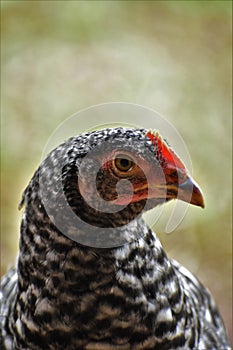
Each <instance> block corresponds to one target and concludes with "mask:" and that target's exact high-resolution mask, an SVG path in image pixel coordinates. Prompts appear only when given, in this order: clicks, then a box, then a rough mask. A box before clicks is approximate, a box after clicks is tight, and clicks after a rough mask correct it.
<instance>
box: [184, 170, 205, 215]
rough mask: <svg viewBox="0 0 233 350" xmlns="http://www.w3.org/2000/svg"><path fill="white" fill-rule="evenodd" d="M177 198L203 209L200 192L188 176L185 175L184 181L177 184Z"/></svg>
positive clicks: (202, 198)
mask: <svg viewBox="0 0 233 350" xmlns="http://www.w3.org/2000/svg"><path fill="white" fill-rule="evenodd" d="M177 198H178V199H180V200H182V201H184V202H188V203H190V204H193V205H197V206H198V207H201V208H204V207H205V204H204V197H203V194H202V190H201V189H200V187H199V186H198V184H197V183H196V182H195V181H194V180H193V179H192V178H191V176H190V175H187V178H186V180H185V181H184V182H183V183H181V184H179V186H178V193H177Z"/></svg>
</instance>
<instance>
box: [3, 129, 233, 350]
mask: <svg viewBox="0 0 233 350" xmlns="http://www.w3.org/2000/svg"><path fill="white" fill-rule="evenodd" d="M145 134H146V131H145V130H142V129H140V130H134V129H124V128H117V129H104V130H101V131H96V132H93V133H86V134H82V135H79V136H77V137H74V138H71V139H69V140H68V141H67V142H65V143H63V144H62V145H60V146H59V147H58V148H56V149H55V150H54V151H52V152H51V153H50V154H49V155H48V157H47V158H46V159H45V161H44V162H43V163H42V164H41V166H40V167H39V168H38V170H37V171H36V173H35V175H34V176H33V178H32V180H31V181H30V183H29V185H28V187H27V189H26V190H25V192H24V196H23V200H22V202H21V206H24V207H25V208H24V214H23V218H22V223H21V235H20V251H19V257H18V262H17V267H16V268H14V269H11V270H10V271H9V272H8V273H7V274H6V275H5V276H4V277H3V279H2V284H1V294H0V295H1V313H0V315H1V349H3V350H13V349H14V350H22V349H27V350H42V349H43V350H44V349H48V350H64V349H67V350H77V349H80V350H82V349H83V350H92V349H93V350H95V349H96V350H97V349H101V350H131V349H132V350H138V349H146V350H149V349H151V350H152V349H153V350H156V349H158V350H169V349H170V350H176V349H187V350H188V349H190V350H191V349H192V350H193V349H198V350H204V349H216V350H220V349H222V350H226V349H230V347H229V344H228V341H227V336H226V333H225V329H224V325H223V322H222V319H221V317H220V315H219V313H218V311H217V309H216V306H215V304H214V301H213V298H212V297H211V296H210V294H209V292H208V290H207V289H206V288H204V286H203V285H202V284H201V283H200V282H199V281H198V280H197V279H196V278H195V277H194V276H193V275H192V274H191V273H190V272H189V271H187V270H186V269H185V268H184V267H182V266H180V265H179V264H178V263H177V262H175V261H173V260H170V259H169V258H168V257H167V255H166V253H165V251H164V249H163V248H162V246H161V244H160V241H159V239H158V238H157V237H156V235H155V233H153V232H152V231H151V230H150V229H149V228H148V227H147V226H146V224H145V223H144V221H143V219H142V217H141V213H142V211H143V208H144V206H145V201H139V202H134V203H130V204H129V205H128V206H127V207H126V208H124V209H122V210H120V211H118V212H114V213H111V214H109V213H100V211H99V210H98V208H97V209H93V208H90V206H88V204H87V203H86V202H85V201H84V200H83V198H82V196H81V194H80V191H79V189H78V188H77V178H78V176H79V171H80V164H81V160H82V158H83V157H84V156H85V155H86V154H88V152H90V151H91V150H92V149H93V148H94V147H96V145H98V144H100V143H102V142H104V141H109V140H111V141H112V142H113V145H114V147H118V148H119V145H121V147H122V140H123V141H124V143H123V145H124V147H122V149H124V148H125V149H127V150H129V151H131V150H133V149H134V148H135V145H137V147H138V148H137V149H136V150H135V151H136V152H138V153H140V154H141V156H142V157H145V158H148V154H147V153H146V152H145V154H143V152H144V151H143V149H144V148H143V147H140V145H144V146H145V147H146V149H149V150H152V151H151V153H150V152H149V154H153V156H155V159H156V152H155V151H154V145H153V143H152V142H151V141H150V140H149V139H147V138H146V137H145ZM106 151H107V149H106ZM148 161H150V160H149V159H148ZM155 161H158V160H155ZM59 162H62V164H64V166H63V167H62V173H61V172H60V170H59V166H58V164H59ZM88 166H90V169H89V170H88V171H89V172H91V166H94V165H93V164H91V163H90V164H89V165H88ZM103 175H104V173H101V174H99V186H100V191H101V186H103V187H102V191H103V192H104V193H106V187H104V186H107V185H106V183H107V184H108V186H109V190H108V191H109V192H108V193H109V195H111V194H112V195H114V192H111V185H110V182H111V180H110V179H109V182H107V181H106V182H104V179H105V177H103ZM101 179H102V180H101ZM87 180H88V179H87ZM41 183H42V184H44V186H45V188H44V189H42V192H43V193H44V191H46V195H47V199H46V200H47V202H46V203H47V206H46V209H45V202H44V201H42V198H41V196H42V192H41V187H40V186H41ZM113 187H114V186H113ZM61 188H62V191H61ZM54 189H55V190H54ZM63 190H64V192H65V194H66V198H67V201H68V203H69V205H70V207H71V208H72V212H73V213H75V214H77V215H79V216H80V217H81V218H82V220H84V221H85V222H87V223H88V224H93V230H95V225H97V226H98V227H99V228H100V230H101V228H105V227H110V228H111V229H112V231H111V232H112V237H110V238H111V239H119V242H121V239H123V240H124V244H122V245H120V244H119V245H118V246H117V245H116V246H115V247H113V248H107V247H106V248H98V247H97V245H95V244H94V247H90V246H89V247H88V246H85V245H82V244H80V243H78V242H77V241H75V240H73V239H71V238H69V237H72V235H73V236H75V235H80V237H81V238H82V239H84V240H85V234H86V232H85V230H82V229H81V230H77V228H76V227H74V224H73V221H72V220H69V217H67V216H66V211H65V210H64V208H62V204H61V207H60V208H57V207H56V203H62V202H60V201H59V196H60V195H61V194H62V193H63ZM112 191H113V190H112ZM157 204H159V201H156V200H155V199H153V200H151V202H150V207H154V206H155V205H157ZM48 208H49V210H50V209H51V208H52V209H53V215H54V217H55V219H56V220H57V221H59V222H61V223H62V224H64V225H63V227H65V228H66V230H67V232H70V236H69V235H68V237H67V236H66V235H64V234H63V233H62V232H61V231H60V230H59V229H58V228H57V226H56V225H55V224H54V222H53V220H51V217H50V215H48ZM52 209H51V210H52ZM58 209H59V210H58ZM61 213H64V215H62V214H61ZM57 221H56V222H57ZM126 224H128V225H126ZM124 225H126V226H124ZM117 235H120V237H118V236H117ZM93 239H94V238H93ZM95 239H96V240H98V239H99V238H98V237H95ZM82 242H83V240H82ZM94 243H96V242H94Z"/></svg>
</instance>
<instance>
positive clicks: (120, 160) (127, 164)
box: [114, 154, 135, 172]
mask: <svg viewBox="0 0 233 350" xmlns="http://www.w3.org/2000/svg"><path fill="white" fill-rule="evenodd" d="M114 163H115V166H116V168H117V169H118V170H120V171H123V172H127V171H129V170H130V169H132V167H133V166H134V165H135V163H134V162H133V160H132V159H130V158H128V157H126V156H125V155H123V154H122V155H118V156H117V157H116V158H115V160H114Z"/></svg>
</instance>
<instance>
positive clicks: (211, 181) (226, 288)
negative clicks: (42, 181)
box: [1, 1, 232, 337]
mask: <svg viewBox="0 0 233 350" xmlns="http://www.w3.org/2000/svg"><path fill="white" fill-rule="evenodd" d="M1 5H2V50H1V70H2V89H1V99H2V118H1V122H2V167H1V170H2V192H1V196H2V197H1V204H2V220H1V225H2V227H1V232H2V233H1V257H2V258H1V274H3V273H5V271H6V270H7V268H8V267H9V266H10V265H11V264H12V262H14V259H15V256H16V254H17V249H18V236H19V223H20V217H21V215H22V214H21V213H20V212H18V210H17V206H18V203H19V201H20V197H21V193H22V191H23V189H24V188H25V186H26V185H27V183H28V181H29V179H30V177H31V176H32V174H33V172H34V170H35V169H36V167H37V166H38V164H39V163H40V160H41V154H42V151H43V148H44V145H45V143H46V142H47V140H48V138H49V137H50V135H51V133H52V132H53V131H54V129H55V128H56V127H57V126H58V125H59V123H61V122H62V121H63V120H65V119H66V118H67V117H69V116H70V115H71V114H73V113H75V112H76V111H78V110H80V109H82V108H85V107H88V106H91V105H93V104H99V103H103V102H109V101H125V102H133V103H137V104H142V105H145V106H148V107H150V108H154V109H155V110H157V111H158V112H160V113H161V114H162V115H164V116H165V117H166V118H167V119H168V120H170V122H171V123H173V124H174V125H175V127H176V128H177V130H178V131H179V132H180V134H181V135H182V137H183V139H184V141H185V142H186V145H187V146H188V149H189V152H190V154H191V157H192V162H193V168H194V177H195V179H196V180H197V181H198V183H199V184H200V185H201V187H202V189H203V191H204V194H205V199H206V208H205V209H204V210H201V209H199V208H195V207H190V208H189V210H188V213H187V215H186V217H185V219H184V221H183V223H182V225H181V226H180V227H179V228H178V229H177V230H176V232H173V234H170V235H166V234H164V233H162V232H158V231H160V229H159V228H156V227H155V230H157V232H158V233H159V237H160V239H161V241H162V243H163V245H164V246H165V248H166V251H167V252H168V254H169V255H170V256H171V257H173V258H175V259H177V260H178V261H179V262H181V263H182V264H184V265H185V266H186V267H187V268H189V269H190V270H191V271H192V272H194V273H195V274H196V275H198V277H199V278H200V279H201V281H202V282H203V283H204V284H205V285H206V286H208V288H209V289H210V290H211V292H212V293H213V295H214V297H215V299H216V301H217V304H218V305H219V308H220V310H221V312H222V315H223V318H224V320H225V323H226V325H227V328H228V332H229V334H230V337H232V331H231V328H232V327H231V325H232V320H231V315H232V277H231V267H232V260H231V257H232V255H231V253H232V249H231V247H232V244H231V169H232V167H231V50H232V44H231V40H232V35H231V20H232V17H231V10H232V9H231V6H232V2H231V1H2V2H1Z"/></svg>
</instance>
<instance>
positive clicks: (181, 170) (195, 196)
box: [147, 131, 204, 208]
mask: <svg viewBox="0 0 233 350" xmlns="http://www.w3.org/2000/svg"><path fill="white" fill-rule="evenodd" d="M147 137H148V138H149V139H151V141H152V143H153V144H154V146H155V149H156V150H157V154H159V159H160V160H161V163H160V164H161V170H162V174H163V179H162V178H161V177H160V181H159V182H160V183H159V184H158V182H157V183H156V179H155V178H154V181H153V180H152V187H154V189H153V190H152V196H151V197H152V198H159V196H160V195H161V197H162V193H163V196H164V195H165V198H166V200H170V199H175V198H177V199H180V200H182V201H184V202H188V203H190V204H193V205H197V206H199V207H201V208H204V198H203V194H202V191H201V189H200V187H199V186H198V185H197V183H196V182H195V181H194V180H193V179H192V177H191V176H190V175H189V173H188V170H187V168H186V167H185V165H184V164H183V162H182V161H181V159H180V158H179V157H178V156H177V155H176V153H175V152H174V151H173V150H172V149H171V148H170V147H169V146H168V145H167V143H166V142H165V141H164V140H163V139H162V138H161V137H160V135H159V134H158V133H157V132H151V131H149V132H148V133H147ZM151 179H153V174H151ZM157 179H158V177H157ZM153 182H154V185H155V186H153Z"/></svg>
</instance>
